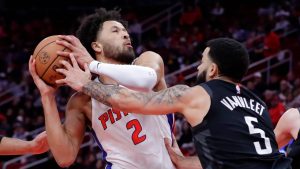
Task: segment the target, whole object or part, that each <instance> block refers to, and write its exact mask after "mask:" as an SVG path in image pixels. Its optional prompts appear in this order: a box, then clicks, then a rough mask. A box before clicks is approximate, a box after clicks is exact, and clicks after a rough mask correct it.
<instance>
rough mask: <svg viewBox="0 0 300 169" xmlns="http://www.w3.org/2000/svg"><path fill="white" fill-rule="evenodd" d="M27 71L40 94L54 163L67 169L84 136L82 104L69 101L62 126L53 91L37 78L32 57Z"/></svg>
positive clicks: (79, 101)
mask: <svg viewBox="0 0 300 169" xmlns="http://www.w3.org/2000/svg"><path fill="white" fill-rule="evenodd" d="M29 71H30V74H31V76H32V78H33V80H34V83H35V84H36V86H37V87H38V89H39V91H40V94H41V100H42V104H43V109H44V115H45V126H46V132H47V137H48V144H49V147H50V149H51V152H52V154H53V156H54V158H55V160H56V162H57V163H58V164H59V165H60V166H61V167H67V166H69V165H71V164H72V163H73V162H74V161H75V159H76V156H77V153H78V150H79V147H80V144H81V142H82V139H83V136H84V130H85V120H84V116H83V114H82V113H81V109H80V108H81V107H83V106H82V104H83V102H81V100H79V99H75V98H71V99H70V101H69V102H68V105H67V110H66V120H65V123H64V126H63V125H62V124H61V119H60V117H59V112H58V110H57V105H56V100H55V89H54V88H53V87H51V86H48V85H47V84H45V83H44V82H43V81H42V80H41V79H40V78H39V77H38V75H37V74H36V71H35V60H34V59H33V58H32V57H31V58H30V61H29ZM74 97H75V96H74Z"/></svg>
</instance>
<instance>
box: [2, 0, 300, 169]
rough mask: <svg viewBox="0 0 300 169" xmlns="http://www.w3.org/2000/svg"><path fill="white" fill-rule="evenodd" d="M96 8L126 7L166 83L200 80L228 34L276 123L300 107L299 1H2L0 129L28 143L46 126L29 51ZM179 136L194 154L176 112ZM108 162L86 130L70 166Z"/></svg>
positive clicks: (132, 28) (38, 162)
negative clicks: (205, 58)
mask: <svg viewBox="0 0 300 169" xmlns="http://www.w3.org/2000/svg"><path fill="white" fill-rule="evenodd" d="M98 7H106V8H108V9H112V8H114V7H119V8H121V9H122V15H123V16H124V18H125V19H127V20H128V21H129V32H130V35H131V37H132V39H133V45H134V47H135V49H136V53H137V54H140V53H141V52H143V51H146V50H153V51H155V52H157V53H159V54H160V55H161V56H162V57H163V59H164V62H165V69H166V79H167V82H168V85H169V86H172V85H174V84H180V83H181V84H183V83H184V84H188V85H195V76H196V67H197V65H198V64H199V63H198V60H199V57H200V55H201V52H202V51H203V49H204V47H205V42H206V41H207V40H209V39H212V38H216V37H231V38H234V39H236V40H238V41H240V42H243V43H244V44H245V45H246V47H247V48H248V50H249V53H250V57H251V58H250V59H251V63H252V64H251V66H250V69H249V71H248V75H247V76H246V78H245V79H244V81H243V83H244V85H246V86H247V87H248V88H249V89H250V90H252V91H253V92H255V93H257V94H258V95H259V96H260V97H261V98H262V99H263V100H264V101H265V102H266V103H267V105H268V107H269V110H270V115H271V118H272V122H273V124H274V126H275V125H276V123H277V121H278V119H279V118H280V116H281V115H282V114H283V112H284V111H285V110H286V109H287V108H290V107H299V106H300V73H299V72H300V57H299V54H300V52H299V47H300V46H299V42H300V37H299V21H300V17H299V16H300V3H299V1H297V0H276V1H272V0H243V1H238V0H188V1H184V0H182V1H179V0H85V1H83V0H64V1H63V0H60V1H59V0H51V1H46V0H44V1H40V0H26V1H19V0H0V134H2V135H6V136H10V137H16V138H20V139H27V140H31V139H32V138H33V137H34V136H35V135H36V134H38V133H40V132H41V131H43V130H44V117H43V110H42V107H41V102H40V96H39V93H38V91H37V89H36V87H35V85H34V83H33V81H32V79H31V77H30V75H29V72H28V65H27V62H28V59H29V56H30V55H31V54H32V51H33V50H34V47H35V46H36V45H37V43H38V42H39V41H40V40H41V39H43V38H45V37H47V36H49V35H54V34H74V32H75V30H76V29H77V27H78V25H79V22H80V20H81V19H82V16H84V15H86V14H89V13H92V12H93V11H94V9H96V8H98ZM267 48H268V49H269V50H266V49H267ZM73 92H74V91H72V90H71V89H70V88H68V87H61V88H60V90H59V92H58V95H59V96H58V97H57V102H58V106H59V111H60V112H61V118H62V120H63V119H64V110H65V105H66V102H67V100H68V99H69V97H70V95H71V94H72V93H73ZM175 134H176V138H177V141H178V143H179V145H180V147H181V150H182V151H183V153H184V154H185V155H194V154H195V149H194V146H193V143H192V138H191V131H190V129H189V125H188V123H187V122H186V121H185V119H184V118H183V117H182V116H180V115H178V114H176V128H175ZM0 160H1V161H0V166H1V167H2V168H5V169H17V168H22V169H25V168H31V169H34V168H36V169H40V168H43V169H48V168H49V169H55V168H59V167H58V166H57V164H56V163H55V161H54V159H53V158H52V156H51V153H50V152H49V153H44V154H42V155H34V156H33V155H25V156H1V157H0ZM104 166H105V164H104V162H103V161H101V151H100V150H99V148H98V147H97V146H96V144H95V143H94V141H93V139H92V138H91V137H90V135H89V134H88V131H87V134H86V138H85V140H84V142H83V145H82V149H81V151H80V152H79V154H78V157H77V160H76V162H75V163H74V164H73V165H72V166H71V167H70V168H71V169H76V168H78V169H94V168H95V169H96V168H97V169H98V168H104Z"/></svg>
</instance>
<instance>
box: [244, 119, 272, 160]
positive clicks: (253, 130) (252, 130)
mask: <svg viewBox="0 0 300 169" xmlns="http://www.w3.org/2000/svg"><path fill="white" fill-rule="evenodd" d="M245 121H246V124H247V125H248V128H249V132H250V134H260V137H261V138H263V139H264V142H265V147H266V148H265V149H263V148H262V147H261V145H260V143H259V142H258V141H255V142H253V144H254V147H255V150H256V152H257V154H259V155H265V154H270V153H272V147H271V143H270V139H269V138H268V137H266V134H265V132H264V131H263V130H262V129H260V128H255V127H254V126H253V124H252V122H255V123H258V121H257V118H255V117H250V116H245Z"/></svg>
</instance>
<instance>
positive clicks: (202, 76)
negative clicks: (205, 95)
mask: <svg viewBox="0 0 300 169" xmlns="http://www.w3.org/2000/svg"><path fill="white" fill-rule="evenodd" d="M204 82H206V70H204V71H203V72H201V73H200V74H198V76H197V84H201V83H204Z"/></svg>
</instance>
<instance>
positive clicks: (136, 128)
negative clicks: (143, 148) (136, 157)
mask: <svg viewBox="0 0 300 169" xmlns="http://www.w3.org/2000/svg"><path fill="white" fill-rule="evenodd" d="M126 128H127V130H130V129H131V128H134V131H133V133H132V135H131V138H132V142H133V143H134V145H137V144H140V143H141V142H143V141H145V140H146V135H145V134H144V135H142V136H139V134H140V133H141V131H142V129H143V128H142V126H141V123H140V122H139V121H138V120H137V119H133V120H130V121H129V122H128V123H127V124H126Z"/></svg>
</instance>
